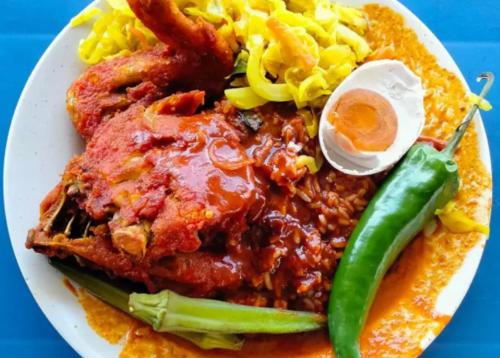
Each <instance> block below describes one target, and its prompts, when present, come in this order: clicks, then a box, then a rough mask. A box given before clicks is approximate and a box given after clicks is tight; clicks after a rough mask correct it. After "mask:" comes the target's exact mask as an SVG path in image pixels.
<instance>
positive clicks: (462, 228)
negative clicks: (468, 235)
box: [436, 201, 490, 235]
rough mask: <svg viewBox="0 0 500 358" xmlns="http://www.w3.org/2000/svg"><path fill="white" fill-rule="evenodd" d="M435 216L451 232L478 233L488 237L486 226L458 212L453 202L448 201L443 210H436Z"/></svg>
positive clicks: (488, 230)
mask: <svg viewBox="0 0 500 358" xmlns="http://www.w3.org/2000/svg"><path fill="white" fill-rule="evenodd" d="M436 215H437V216H438V217H439V220H440V221H441V223H442V224H443V225H444V226H445V227H446V228H447V229H448V230H450V231H451V232H455V233H464V232H480V233H482V234H485V235H488V234H489V232H490V229H489V228H488V226H486V225H483V224H481V223H478V222H477V221H475V220H473V219H471V218H469V217H468V216H467V215H465V213H463V212H462V211H460V210H458V209H457V207H456V203H455V202H454V201H450V202H449V203H448V204H446V206H445V207H444V208H443V209H438V210H436Z"/></svg>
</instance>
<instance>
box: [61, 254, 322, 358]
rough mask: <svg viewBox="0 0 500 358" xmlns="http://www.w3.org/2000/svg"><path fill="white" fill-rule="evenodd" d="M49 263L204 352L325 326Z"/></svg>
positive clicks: (306, 317) (311, 316)
mask: <svg viewBox="0 0 500 358" xmlns="http://www.w3.org/2000/svg"><path fill="white" fill-rule="evenodd" d="M52 265H54V266H55V267H56V268H58V269H59V270H60V271H61V272H63V273H64V274H65V275H66V276H67V277H70V278H71V279H72V280H73V281H75V282H77V283H79V284H80V285H82V286H83V287H85V288H87V289H89V290H90V292H92V294H94V295H96V296H97V297H99V298H100V299H102V300H103V301H105V302H108V303H109V304H111V305H113V306H115V307H117V308H118V309H120V310H122V311H124V312H126V313H128V314H131V315H132V316H133V317H135V318H137V319H139V320H141V321H143V322H145V323H147V324H149V325H151V326H152V327H153V328H154V329H155V330H156V331H158V332H170V333H173V334H175V335H178V336H180V337H183V338H185V339H187V340H189V341H191V342H192V343H194V344H196V345H197V346H199V347H200V348H203V349H213V348H223V349H230V350H239V349H241V346H242V344H243V339H242V338H241V337H239V336H237V335H235V333H274V334H277V333H281V334H283V333H293V332H307V331H312V330H315V329H319V328H321V327H323V326H324V324H325V322H326V319H325V316H323V315H320V314H316V313H310V312H299V311H291V310H281V309H275V308H263V307H251V306H246V305H238V304H234V303H228V302H223V301H218V300H209V299H200V298H190V297H185V296H181V295H179V294H177V293H175V292H173V291H170V290H164V291H161V292H159V293H156V294H144V293H142V294H139V293H132V294H128V293H127V292H126V291H124V290H122V289H119V288H117V287H115V286H113V285H111V284H109V283H106V282H104V281H102V280H100V279H98V278H95V277H94V276H92V275H89V274H86V273H82V272H81V271H79V270H77V269H75V268H73V267H71V266H68V265H66V264H64V263H62V262H58V261H52Z"/></svg>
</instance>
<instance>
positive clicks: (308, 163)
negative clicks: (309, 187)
mask: <svg viewBox="0 0 500 358" xmlns="http://www.w3.org/2000/svg"><path fill="white" fill-rule="evenodd" d="M295 164H296V165H297V167H298V168H303V167H307V169H308V170H309V173H311V174H316V173H317V172H318V171H319V170H320V168H321V166H319V165H318V164H317V163H316V159H314V157H311V156H310V155H299V156H298V157H297V161H296V162H295Z"/></svg>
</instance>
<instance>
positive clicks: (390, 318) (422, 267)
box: [6, 2, 491, 357]
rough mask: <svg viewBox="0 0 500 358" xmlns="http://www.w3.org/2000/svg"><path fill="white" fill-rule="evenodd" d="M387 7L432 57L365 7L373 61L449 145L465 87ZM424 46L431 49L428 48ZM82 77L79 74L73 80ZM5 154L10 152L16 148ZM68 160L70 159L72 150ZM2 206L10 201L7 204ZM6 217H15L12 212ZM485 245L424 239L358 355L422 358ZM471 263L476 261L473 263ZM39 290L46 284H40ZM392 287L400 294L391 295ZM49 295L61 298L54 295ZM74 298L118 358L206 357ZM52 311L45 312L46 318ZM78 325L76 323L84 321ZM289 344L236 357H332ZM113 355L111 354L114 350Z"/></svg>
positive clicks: (306, 337)
mask: <svg viewBox="0 0 500 358" xmlns="http://www.w3.org/2000/svg"><path fill="white" fill-rule="evenodd" d="M384 3H387V4H389V5H391V6H392V7H393V8H395V9H396V10H397V11H398V12H401V13H404V14H405V17H406V18H407V20H408V19H410V20H411V21H410V24H411V26H413V27H416V31H417V32H418V33H419V35H420V36H421V38H420V40H422V41H423V42H424V43H425V44H426V45H427V47H428V48H429V49H432V53H433V54H431V53H430V52H429V51H428V50H427V49H426V47H424V46H423V45H422V44H421V43H420V41H419V39H417V35H416V34H415V33H414V32H413V31H412V30H409V29H408V28H407V27H406V25H405V24H404V20H403V18H402V17H401V15H398V14H397V13H395V12H394V11H392V10H389V9H388V8H384V7H382V6H378V5H369V6H367V7H365V11H366V13H367V14H368V17H369V20H370V27H369V31H368V33H367V37H368V40H369V42H370V44H371V46H372V47H373V48H374V49H376V52H375V54H374V56H376V57H378V58H393V59H399V60H401V61H403V62H404V63H405V64H406V65H407V66H409V67H410V68H411V69H412V70H413V71H415V73H417V74H418V75H419V76H420V77H421V78H422V80H423V82H424V86H425V88H426V89H427V90H428V95H427V97H426V99H425V105H426V110H427V125H426V128H425V129H424V131H425V134H426V135H429V136H435V137H437V138H441V139H445V138H448V137H449V135H450V134H451V131H452V130H453V128H455V126H456V125H457V124H458V122H459V121H460V119H461V118H462V117H463V114H464V113H465V111H466V110H467V103H466V102H465V101H464V100H463V98H465V93H466V91H465V89H464V87H463V85H462V82H461V81H460V79H459V78H458V77H457V76H456V75H454V74H453V73H451V72H449V71H448V70H445V69H443V68H441V67H440V65H439V64H438V62H437V60H436V59H435V57H434V56H438V58H439V60H440V62H441V63H440V64H443V62H444V64H446V65H447V67H453V65H452V63H451V60H450V59H449V57H448V56H446V54H445V53H444V54H443V53H442V52H443V50H442V49H441V48H439V46H438V45H437V44H436V43H435V42H434V41H435V40H434V39H432V38H429V36H430V35H429V34H428V33H427V32H426V30H425V29H421V28H420V26H421V25H420V24H418V23H417V22H416V21H415V19H413V18H412V17H411V16H410V15H408V14H407V13H406V12H405V10H404V9H402V8H401V7H400V6H399V5H398V4H394V3H392V2H384ZM389 24H390V25H389ZM429 43H431V44H432V46H429ZM436 48H438V50H436ZM79 70H80V69H79V68H77V69H76V70H75V71H74V72H75V73H76V72H78V71H79ZM72 78H74V77H70V79H72ZM64 85H66V84H64ZM483 134H484V133H483V132H482V131H481V128H480V131H479V138H481V139H478V132H477V131H476V130H469V132H468V134H467V136H466V138H465V140H464V142H463V144H462V147H461V148H462V149H461V150H460V151H459V152H458V155H457V158H458V162H459V167H460V171H461V174H462V179H463V183H462V185H463V186H462V190H461V195H460V196H459V198H458V200H457V203H458V206H459V207H460V208H461V209H462V210H463V211H464V212H466V213H467V214H468V215H469V216H471V217H475V218H476V219H477V220H479V221H481V222H485V221H487V219H488V216H489V210H490V205H491V204H490V197H489V196H490V193H491V180H490V177H489V174H488V170H487V169H485V167H484V164H483V163H484V161H482V160H481V158H482V156H481V152H480V150H479V144H480V141H481V142H482V143H483V145H484V139H482V138H484V136H483ZM9 151H10V152H12V151H14V152H15V148H14V149H10V150H9ZM69 152H72V151H71V150H69V151H68V153H69ZM483 155H484V153H483ZM486 165H488V164H486ZM12 183H13V182H12V181H11V182H10V183H8V182H7V183H6V187H7V186H8V185H12ZM45 189H46V188H44V189H43V190H42V191H45ZM6 192H9V191H6ZM14 192H15V191H14ZM6 199H7V200H8V198H6ZM10 210H12V208H11V209H10ZM7 211H8V214H9V207H7ZM10 213H11V214H12V211H10ZM11 214H10V215H11ZM33 222H34V221H33ZM31 224H32V223H30V225H31ZM11 226H12V224H11V221H10V220H9V229H11V236H12V237H15V235H12V234H13V230H12V228H11ZM14 233H15V230H14ZM482 240H483V238H482V237H481V235H480V234H472V233H470V234H451V233H449V232H447V231H445V230H444V229H442V228H439V229H438V230H437V231H436V232H435V233H434V234H433V235H431V236H428V237H424V236H421V237H419V238H418V239H417V240H415V241H414V242H413V243H412V245H411V246H410V247H409V248H408V249H407V250H406V251H405V252H404V254H403V255H402V257H401V259H400V260H399V261H398V262H397V264H396V265H395V266H394V267H393V268H392V270H391V272H390V273H389V274H388V276H387V277H386V278H385V280H384V282H383V284H382V288H381V290H380V292H379V294H378V296H377V299H376V302H375V304H374V307H373V309H372V312H371V315H370V317H369V320H368V323H367V326H366V329H365V332H364V334H363V338H362V350H363V352H365V353H368V354H370V356H372V355H373V356H386V355H391V354H398V355H400V354H407V355H417V354H419V353H420V352H421V351H422V349H423V348H424V347H425V346H426V344H428V343H429V342H430V340H431V339H432V337H433V335H437V334H438V333H439V332H440V331H441V330H442V328H443V327H444V325H445V324H446V323H447V322H448V320H449V318H450V316H449V315H450V314H451V313H453V312H441V311H439V310H438V309H436V305H438V303H439V300H440V299H441V298H440V295H441V293H442V292H443V290H446V286H447V285H448V284H449V282H450V279H451V278H452V276H453V275H454V274H455V273H456V272H457V271H458V270H459V269H460V267H461V266H462V264H463V261H464V259H465V258H466V256H467V254H468V253H469V252H470V251H471V250H472V249H473V248H474V247H477V245H482V243H483V241H482ZM16 245H17V244H16ZM16 245H14V247H16ZM16 255H17V256H18V260H20V262H21V260H23V259H19V257H23V256H22V255H18V251H16ZM476 259H477V260H478V257H476ZM20 265H21V268H22V269H23V272H24V271H25V270H31V273H29V274H28V275H26V274H25V276H27V277H30V281H29V283H30V285H32V287H31V288H32V290H35V292H37V296H38V299H39V300H40V301H41V303H40V304H41V306H42V308H44V309H45V310H47V307H49V306H48V304H47V302H48V297H49V295H48V294H47V293H45V294H41V293H40V292H42V290H47V288H44V287H43V285H42V286H40V284H36V283H34V281H35V278H36V276H35V273H36V272H37V270H34V269H35V267H38V268H39V267H42V266H40V263H36V264H31V265H28V266H23V264H21V263H20ZM37 265H38V266H37ZM27 267H29V268H27ZM33 270H34V271H33ZM51 274H52V273H51ZM471 277H472V276H470V278H471ZM47 280H49V279H47ZM55 281H57V280H55ZM44 282H47V281H46V280H44ZM59 282H60V281H59ZM431 283H432V284H431ZM394 287H397V288H398V289H397V290H394V289H393V288H394ZM465 290H466V287H464V289H463V292H464V293H465ZM53 292H58V294H59V295H64V293H62V292H61V291H60V290H59V291H58V290H57V289H55V290H54V291H53ZM78 297H79V301H80V303H81V304H82V307H84V308H85V312H86V315H87V320H88V322H89V325H90V326H91V327H92V328H93V329H95V331H96V333H98V334H100V335H102V336H103V338H105V339H108V340H109V341H110V342H113V343H115V342H117V341H120V340H124V346H123V347H122V346H121V345H118V346H117V347H118V349H119V350H120V351H121V355H122V356H123V357H133V356H138V355H140V356H146V357H147V356H160V357H161V356H165V357H176V356H179V357H189V356H193V357H196V356H207V353H206V352H202V351H199V350H197V349H194V348H193V347H192V346H190V345H187V344H186V343H184V342H183V341H180V340H179V339H177V338H175V337H172V336H169V335H160V334H157V333H155V332H152V331H151V329H149V328H147V327H144V326H143V325H141V324H140V323H137V322H135V321H134V320H131V319H130V318H128V317H126V316H124V315H123V314H121V313H119V312H117V311H115V310H114V309H112V308H110V307H108V306H107V305H105V304H102V303H100V302H99V301H96V300H95V299H93V298H92V297H90V296H88V295H87V294H86V293H85V292H84V291H78ZM448 299H449V298H448ZM460 299H461V297H454V298H453V299H452V300H451V301H450V302H451V303H450V305H451V306H452V307H454V308H455V307H456V306H457V305H458V303H459V301H460ZM74 301H75V300H74V298H73V299H71V298H68V297H67V298H66V300H65V301H64V302H65V303H64V304H65V305H68V304H72V303H74ZM52 302H53V300H52ZM89 303H90V304H89ZM438 306H439V305H438ZM53 309H54V308H48V310H51V311H53ZM73 310H74V308H73ZM49 317H51V314H49ZM54 317H58V318H57V319H56V318H54V320H55V322H54V325H55V326H56V327H58V329H59V330H60V331H61V333H62V334H63V336H65V337H67V339H68V340H69V341H70V343H72V344H73V346H74V347H75V348H76V349H77V350H78V351H79V352H80V353H81V354H82V355H84V356H86V355H103V356H104V355H105V353H104V350H98V351H95V350H94V349H101V348H100V347H102V345H101V346H98V345H96V346H94V347H88V346H89V345H90V344H89V340H91V339H92V338H89V337H91V336H90V335H89V334H88V332H87V333H86V335H85V337H87V338H88V339H89V340H84V341H82V340H81V338H78V335H77V334H76V333H77V332H79V331H81V330H83V331H85V330H86V329H87V328H85V327H84V326H83V325H82V324H81V325H80V326H79V327H77V328H72V327H69V326H65V324H66V323H65V322H67V320H64V319H62V318H61V316H60V315H59V316H57V315H55V316H54ZM79 317H80V319H81V315H80V316H79ZM103 317H106V319H103ZM110 327H113V328H110ZM68 328H69V329H68ZM291 338H292V337H289V336H283V337H278V338H276V340H272V341H270V340H269V339H267V338H262V337H253V338H251V339H249V342H251V343H247V345H246V346H245V348H244V349H243V351H242V352H241V353H240V354H239V355H240V356H242V357H244V356H257V355H258V356H263V357H265V356H266V355H267V356H279V354H281V355H282V356H287V357H289V356H297V357H299V356H310V357H329V356H331V353H330V350H331V347H330V346H329V344H328V340H327V338H326V336H325V334H324V333H314V334H301V335H300V337H293V339H291ZM295 338H297V339H295ZM284 342H286V343H287V344H286V346H287V347H288V351H287V352H284V351H283V348H282V347H283V345H284ZM290 342H302V343H300V344H298V343H297V345H295V343H290ZM304 343H307V344H304ZM95 347H99V348H95ZM114 351H115V352H116V350H114ZM108 352H109V351H108ZM94 353H95V354H94ZM210 354H212V355H213V356H224V355H226V356H235V355H234V353H233V352H231V353H225V352H222V351H214V352H211V353H210Z"/></svg>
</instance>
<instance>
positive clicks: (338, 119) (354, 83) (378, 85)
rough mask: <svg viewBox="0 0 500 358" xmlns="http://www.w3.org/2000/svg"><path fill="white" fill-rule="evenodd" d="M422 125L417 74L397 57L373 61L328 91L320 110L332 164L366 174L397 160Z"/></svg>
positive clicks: (323, 143)
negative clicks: (329, 93)
mask: <svg viewBox="0 0 500 358" xmlns="http://www.w3.org/2000/svg"><path fill="white" fill-rule="evenodd" d="M424 124H425V110H424V90H423V88H422V83H421V80H420V78H419V77H417V76H416V75H415V74H414V73H413V72H412V71H411V70H410V69H409V68H408V67H406V66H405V65H404V64H403V63H402V62H400V61H394V60H380V61H372V62H368V63H366V64H364V65H362V66H360V67H359V68H358V69H356V70H355V71H354V72H353V73H352V74H351V75H350V76H349V77H347V78H346V79H345V80H344V81H343V82H342V83H341V84H340V85H339V86H338V87H337V88H336V89H335V91H334V92H333V93H332V94H331V96H330V98H329V99H328V101H327V103H326V105H325V107H324V109H323V112H322V114H321V119H320V124H319V141H320V146H321V150H322V151H323V155H324V156H325V158H326V159H327V160H328V162H329V163H330V164H331V165H332V166H333V167H334V168H336V169H338V170H340V171H342V172H344V173H346V174H350V175H370V174H375V173H378V172H381V171H384V170H387V169H389V168H390V167H391V166H393V165H394V164H395V163H397V162H398V161H399V160H400V159H401V157H402V156H403V155H404V154H405V153H406V152H407V151H408V149H409V148H410V147H411V146H412V145H413V144H414V143H415V141H416V140H417V138H418V137H419V135H420V133H421V132H422V129H423V127H424Z"/></svg>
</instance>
